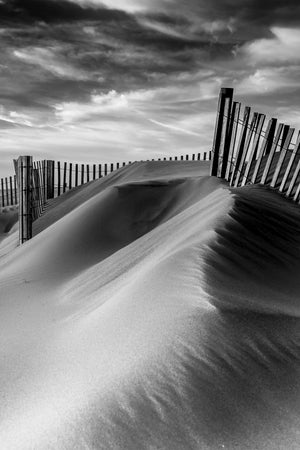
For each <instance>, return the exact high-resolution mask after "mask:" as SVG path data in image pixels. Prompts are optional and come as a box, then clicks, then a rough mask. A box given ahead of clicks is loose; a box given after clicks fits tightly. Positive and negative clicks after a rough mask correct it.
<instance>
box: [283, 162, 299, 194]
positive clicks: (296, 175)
mask: <svg viewBox="0 0 300 450" xmlns="http://www.w3.org/2000/svg"><path fill="white" fill-rule="evenodd" d="M299 171H300V159H299V160H298V163H297V165H296V169H295V170H294V172H293V176H292V179H291V182H290V185H289V187H288V190H287V191H286V194H285V195H286V197H290V196H291V195H292V192H293V189H294V187H295V185H296V181H297V178H298V175H299Z"/></svg>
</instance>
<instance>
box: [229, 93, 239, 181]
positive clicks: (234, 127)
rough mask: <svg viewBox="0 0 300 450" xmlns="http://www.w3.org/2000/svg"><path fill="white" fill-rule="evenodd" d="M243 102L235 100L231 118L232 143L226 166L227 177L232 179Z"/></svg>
mask: <svg viewBox="0 0 300 450" xmlns="http://www.w3.org/2000/svg"><path fill="white" fill-rule="evenodd" d="M240 110H241V104H240V103H239V102H233V105H232V111H231V118H230V145H229V153H228V163H227V167H226V173H225V179H226V180H227V181H229V180H230V175H231V171H232V165H233V160H234V156H235V155H234V151H235V142H236V135H237V130H238V124H239V118H240Z"/></svg>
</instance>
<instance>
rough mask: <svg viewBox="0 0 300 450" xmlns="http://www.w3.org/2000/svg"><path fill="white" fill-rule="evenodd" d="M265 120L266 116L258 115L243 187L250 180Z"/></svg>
mask: <svg viewBox="0 0 300 450" xmlns="http://www.w3.org/2000/svg"><path fill="white" fill-rule="evenodd" d="M265 118H266V116H265V115H264V114H258V116H257V121H256V125H255V130H254V133H255V134H254V139H253V143H252V148H251V152H250V155H249V159H248V163H247V167H246V170H245V173H244V175H243V179H242V183H241V185H242V186H245V184H246V183H247V182H248V181H249V180H248V178H249V175H250V171H251V168H252V164H253V161H254V160H255V159H256V155H257V150H258V146H259V141H260V138H261V132H262V128H263V125H264V122H265Z"/></svg>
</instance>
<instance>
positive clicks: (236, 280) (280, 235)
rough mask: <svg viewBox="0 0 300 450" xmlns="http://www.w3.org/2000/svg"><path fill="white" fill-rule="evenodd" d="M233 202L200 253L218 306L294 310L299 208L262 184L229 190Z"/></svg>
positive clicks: (298, 286) (299, 307) (299, 309)
mask: <svg viewBox="0 0 300 450" xmlns="http://www.w3.org/2000/svg"><path fill="white" fill-rule="evenodd" d="M232 192H233V195H234V205H233V207H232V209H231V210H230V211H229V213H228V215H227V218H226V219H225V222H223V223H222V224H221V225H220V226H219V227H218V228H217V229H216V230H215V231H216V234H217V238H216V239H215V240H214V241H213V242H211V244H210V246H209V249H210V251H208V252H207V256H206V259H205V263H206V271H205V277H206V282H207V291H208V292H209V294H210V295H211V299H212V302H213V303H214V304H215V305H216V306H217V307H218V308H220V309H225V310H227V309H229V310H231V309H233V310H242V311H245V310H246V311H247V310H251V311H257V312H267V313H272V314H276V313H282V314H288V315H292V316H294V315H296V316H299V315H300V301H299V290H300V278H299V276H298V273H299V270H300V256H299V255H300V253H299V250H300V208H299V206H298V205H295V204H293V203H292V202H290V201H288V200H286V199H284V198H282V197H281V196H280V195H278V194H277V193H275V192H273V191H272V190H270V189H267V188H265V187H262V186H247V187H243V188H238V189H235V190H233V191H232Z"/></svg>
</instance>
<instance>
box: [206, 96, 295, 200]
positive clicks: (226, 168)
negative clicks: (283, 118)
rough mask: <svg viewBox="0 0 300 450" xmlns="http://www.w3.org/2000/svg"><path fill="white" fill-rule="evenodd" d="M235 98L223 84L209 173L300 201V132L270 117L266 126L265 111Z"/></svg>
mask: <svg viewBox="0 0 300 450" xmlns="http://www.w3.org/2000/svg"><path fill="white" fill-rule="evenodd" d="M240 111H241V103H239V102H236V101H233V89H231V88H222V89H221V92H220V96H219V104H218V112H217V119H216V125H215V135H214V141H213V148H212V162H211V170H210V174H211V175H213V176H218V177H220V178H224V179H225V180H227V181H228V182H229V184H230V186H233V187H240V186H244V185H246V184H255V183H260V184H263V185H267V186H270V187H271V188H273V189H276V190H277V191H279V192H281V193H282V194H284V195H285V196H286V197H288V198H291V199H293V200H294V201H297V202H299V197H300V132H298V133H297V137H296V142H294V143H293V142H292V138H293V135H294V133H295V129H294V128H291V127H290V126H289V125H287V124H283V123H279V124H278V123H277V122H278V121H277V119H275V118H271V119H270V120H269V121H268V122H267V125H266V126H265V127H264V124H265V120H266V117H265V115H264V114H261V113H258V112H253V113H252V115H251V108H250V107H249V106H246V107H245V108H244V113H243V116H242V118H240Z"/></svg>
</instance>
